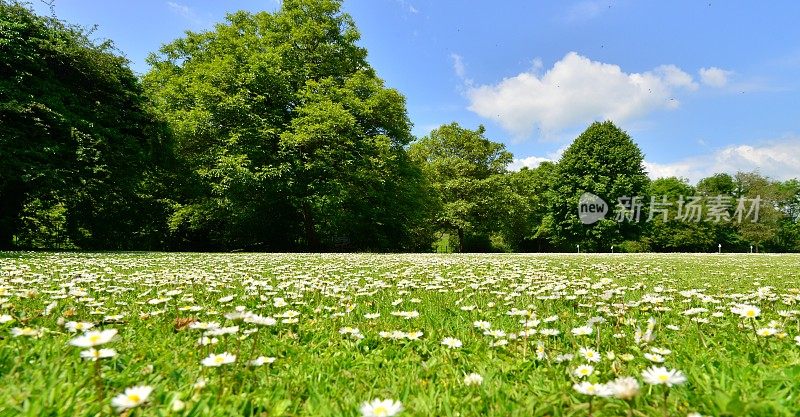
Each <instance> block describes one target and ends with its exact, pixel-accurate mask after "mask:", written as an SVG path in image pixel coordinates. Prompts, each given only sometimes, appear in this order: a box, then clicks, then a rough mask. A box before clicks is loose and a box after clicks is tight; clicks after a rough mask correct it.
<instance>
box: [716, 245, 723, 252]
mask: <svg viewBox="0 0 800 417" xmlns="http://www.w3.org/2000/svg"><path fill="white" fill-rule="evenodd" d="M717 253H722V243H720V244H718V245H717Z"/></svg>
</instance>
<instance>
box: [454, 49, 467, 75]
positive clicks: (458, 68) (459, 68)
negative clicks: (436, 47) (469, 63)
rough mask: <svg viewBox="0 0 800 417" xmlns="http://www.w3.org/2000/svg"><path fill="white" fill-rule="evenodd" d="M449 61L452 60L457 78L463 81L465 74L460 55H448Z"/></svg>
mask: <svg viewBox="0 0 800 417" xmlns="http://www.w3.org/2000/svg"><path fill="white" fill-rule="evenodd" d="M450 59H452V60H453V71H455V73H456V75H457V76H458V78H461V79H462V80H463V79H464V77H465V76H466V74H467V70H466V67H465V66H464V60H463V58H461V55H459V54H456V53H452V54H450Z"/></svg>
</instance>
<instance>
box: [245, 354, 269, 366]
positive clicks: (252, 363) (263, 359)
mask: <svg viewBox="0 0 800 417" xmlns="http://www.w3.org/2000/svg"><path fill="white" fill-rule="evenodd" d="M272 362H275V358H272V357H269V358H268V357H265V356H259V357H257V358H255V359H253V360H251V361H250V362H248V363H247V364H248V365H250V366H253V367H258V366H261V365H264V364H265V363H272Z"/></svg>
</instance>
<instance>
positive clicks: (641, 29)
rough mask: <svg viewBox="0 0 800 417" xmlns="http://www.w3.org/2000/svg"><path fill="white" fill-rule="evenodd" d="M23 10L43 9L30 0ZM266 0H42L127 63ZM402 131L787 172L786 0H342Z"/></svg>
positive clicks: (524, 150)
mask: <svg viewBox="0 0 800 417" xmlns="http://www.w3.org/2000/svg"><path fill="white" fill-rule="evenodd" d="M33 4H34V6H35V8H36V10H38V11H40V12H42V13H49V11H48V10H47V7H46V6H44V5H42V4H41V3H33ZM278 7H280V3H279V2H278V1H276V0H262V1H243V0H234V1H224V2H222V1H212V0H202V1H189V0H170V1H162V0H139V1H121V0H120V1H108V0H55V13H56V15H57V16H58V17H59V18H62V19H65V20H68V21H70V22H73V23H77V24H81V25H87V26H91V25H93V24H97V25H98V29H97V31H96V32H95V33H94V36H96V37H97V38H98V39H102V38H108V39H112V40H113V41H114V42H115V44H116V45H117V47H118V48H119V49H120V50H121V51H122V52H123V53H124V54H125V55H126V56H127V57H128V58H129V59H130V60H131V64H132V67H133V69H134V70H135V71H137V72H138V73H144V72H146V71H147V65H146V63H145V62H144V60H145V58H146V56H147V54H148V53H149V52H151V51H154V50H157V49H158V48H159V46H160V45H161V44H163V43H166V42H169V41H171V40H173V39H175V38H177V37H180V36H181V34H182V33H183V32H184V31H185V30H195V31H197V30H203V29H209V28H212V27H213V25H214V23H216V22H220V21H222V20H223V19H224V16H225V13H226V12H231V11H235V10H240V9H246V10H250V11H258V10H268V11H273V10H276V9H277V8H278ZM344 9H345V11H346V12H348V13H350V14H351V15H352V16H353V18H354V19H355V22H356V24H357V26H358V28H359V30H360V31H361V34H362V40H361V44H362V46H364V47H366V48H367V49H368V51H369V60H370V62H371V64H372V65H373V66H374V67H375V69H376V70H377V72H378V75H379V76H380V77H381V78H383V79H384V80H385V81H386V84H387V85H388V86H390V87H393V88H397V89H398V90H400V91H401V92H402V93H403V94H404V95H405V96H406V98H407V104H408V111H409V116H410V117H411V120H412V121H413V122H414V125H415V127H414V133H415V134H416V135H418V136H423V135H425V134H426V133H427V132H429V131H430V130H431V129H432V128H435V127H437V126H439V125H441V124H443V123H449V122H451V121H456V122H459V123H460V124H462V125H463V126H466V127H470V128H474V127H477V126H478V125H479V124H484V125H485V126H486V128H487V135H488V137H489V138H490V139H492V140H495V141H500V142H503V143H505V144H506V146H507V147H508V149H509V150H510V151H512V152H513V153H514V156H515V158H516V159H515V163H514V165H513V166H514V168H518V167H520V166H523V165H528V166H535V165H536V164H538V163H539V162H541V161H543V160H554V159H557V158H558V156H559V154H560V152H561V151H563V149H564V148H565V147H566V146H568V145H569V143H570V142H571V140H572V139H574V138H575V136H576V135H577V134H579V133H580V132H581V131H582V130H583V129H585V128H586V127H587V126H588V125H589V124H590V123H591V122H592V121H594V120H606V119H610V120H613V121H614V122H615V123H617V125H618V126H620V127H621V128H623V129H624V130H626V131H627V132H628V133H629V134H630V135H631V136H632V137H633V139H634V140H635V141H636V142H637V143H638V144H639V146H640V147H641V148H642V150H643V151H644V153H645V160H646V167H647V168H648V170H649V172H650V174H651V176H653V177H657V176H670V175H676V176H680V177H686V178H689V179H690V180H692V181H693V182H694V181H696V180H698V179H700V178H702V177H704V176H707V175H710V174H712V173H714V172H721V171H725V172H730V173H734V172H736V171H737V170H758V171H760V172H761V173H763V174H766V175H769V176H771V177H773V178H777V179H787V178H794V177H800V125H798V121H800V76H799V75H800V25H798V24H797V17H798V16H800V2H793V1H775V2H769V4H768V5H766V4H760V3H757V2H752V1H724V2H723V1H718V0H710V1H709V0H706V1H669V2H662V1H627V0H618V1H613V0H602V1H595V0H583V1H548V2H545V1H516V0H514V1H512V0H505V1H503V2H499V1H483V0H469V1H466V0H462V1H453V0H345V2H344Z"/></svg>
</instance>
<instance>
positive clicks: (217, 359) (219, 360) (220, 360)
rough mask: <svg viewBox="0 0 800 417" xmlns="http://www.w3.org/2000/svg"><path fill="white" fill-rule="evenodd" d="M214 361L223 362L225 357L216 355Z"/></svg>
mask: <svg viewBox="0 0 800 417" xmlns="http://www.w3.org/2000/svg"><path fill="white" fill-rule="evenodd" d="M214 362H216V363H222V362H225V358H223V357H222V356H217V357H216V358H214Z"/></svg>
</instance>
